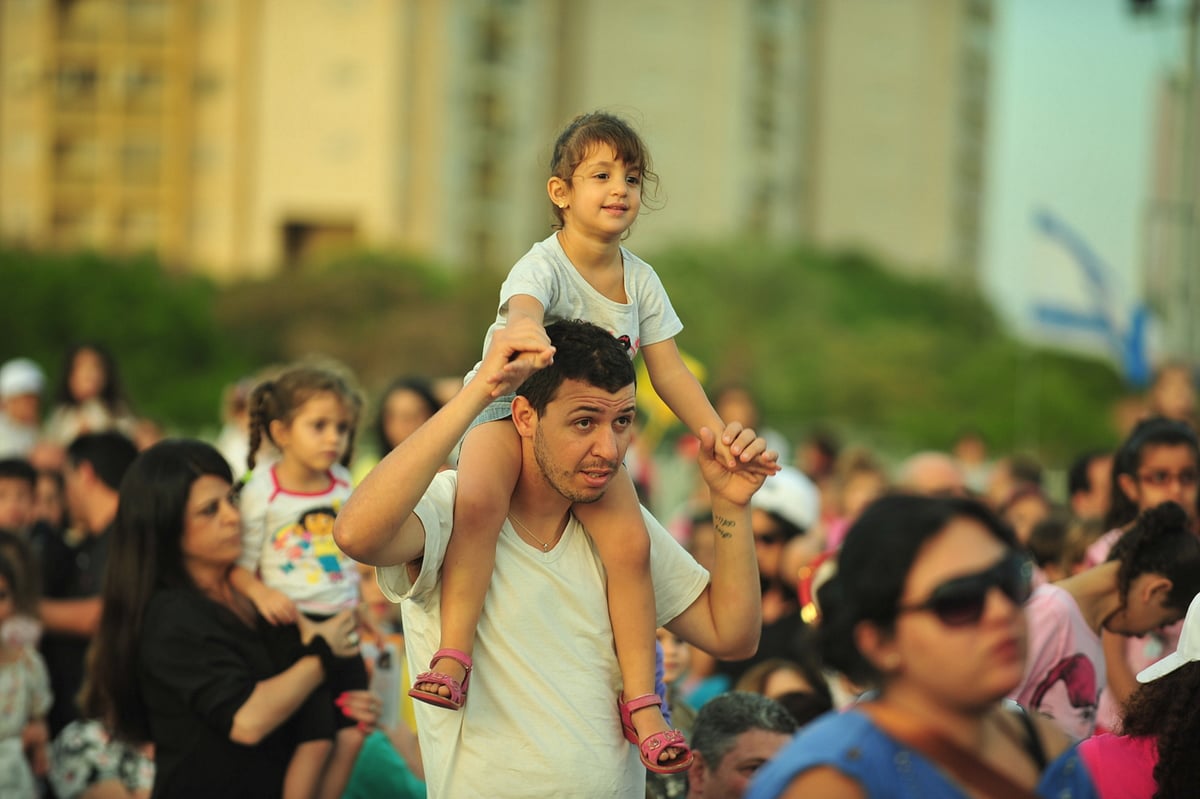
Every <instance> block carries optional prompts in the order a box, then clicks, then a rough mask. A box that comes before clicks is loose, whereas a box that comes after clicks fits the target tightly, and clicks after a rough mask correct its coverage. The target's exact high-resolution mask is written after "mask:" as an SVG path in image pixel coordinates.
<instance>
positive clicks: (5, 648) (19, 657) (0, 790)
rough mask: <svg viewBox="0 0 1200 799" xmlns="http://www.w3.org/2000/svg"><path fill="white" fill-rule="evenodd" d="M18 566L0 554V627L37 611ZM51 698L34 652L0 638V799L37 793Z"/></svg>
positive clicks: (44, 762) (23, 798) (33, 796)
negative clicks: (24, 588) (37, 777)
mask: <svg viewBox="0 0 1200 799" xmlns="http://www.w3.org/2000/svg"><path fill="white" fill-rule="evenodd" d="M18 568H19V567H18V565H17V564H16V563H14V562H13V561H12V560H11V559H10V558H8V557H6V556H5V555H4V554H0V628H2V627H3V626H4V624H5V623H6V622H7V621H9V620H10V619H12V618H13V617H15V616H17V615H24V616H30V615H32V614H36V613H37V608H36V606H30V603H29V601H28V600H27V598H26V597H23V596H22V594H24V593H26V592H24V591H22V590H21V588H20V584H21V579H22V576H21V575H20V573H19V572H18ZM51 699H52V697H51V694H50V675H49V674H48V673H47V672H46V664H45V662H44V661H43V660H42V656H41V655H39V654H38V651H37V649H35V648H34V647H33V646H32V645H29V644H26V643H21V642H15V641H11V640H8V638H7V636H3V635H0V796H3V797H6V799H8V797H11V799H36V797H37V796H38V795H39V794H38V791H37V787H36V783H35V780H34V777H35V772H36V774H37V775H38V776H41V775H44V774H45V773H46V769H47V768H48V765H49V764H48V761H47V758H46V743H47V738H48V736H49V733H48V730H47V728H46V723H45V717H46V713H47V712H49V710H50V703H51ZM30 746H32V748H30V751H29V752H28V755H27V752H26V750H27V748H29V747H30Z"/></svg>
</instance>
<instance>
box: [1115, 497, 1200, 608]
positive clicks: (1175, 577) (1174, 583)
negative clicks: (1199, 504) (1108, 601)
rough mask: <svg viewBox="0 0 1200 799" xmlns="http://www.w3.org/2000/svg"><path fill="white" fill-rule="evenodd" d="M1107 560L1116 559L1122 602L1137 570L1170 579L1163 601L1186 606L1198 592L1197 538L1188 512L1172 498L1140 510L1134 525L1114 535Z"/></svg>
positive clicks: (1199, 558)
mask: <svg viewBox="0 0 1200 799" xmlns="http://www.w3.org/2000/svg"><path fill="white" fill-rule="evenodd" d="M1108 559H1109V560H1119V561H1120V562H1121V566H1120V568H1118V569H1117V585H1119V586H1120V589H1121V604H1122V605H1124V604H1125V599H1126V597H1127V596H1128V595H1129V587H1130V586H1131V585H1132V584H1133V581H1134V579H1135V578H1136V577H1137V576H1138V575H1140V574H1161V575H1162V576H1163V577H1166V578H1167V579H1169V580H1170V581H1171V590H1170V592H1169V593H1168V594H1167V597H1166V600H1165V601H1164V604H1166V605H1167V606H1168V607H1172V608H1178V609H1179V610H1185V611H1186V610H1187V607H1188V605H1190V604H1191V602H1192V598H1193V597H1195V596H1196V594H1197V593H1200V538H1197V537H1196V536H1195V535H1193V534H1192V531H1191V522H1190V520H1189V519H1188V515H1187V512H1186V511H1184V509H1183V508H1182V507H1180V506H1179V505H1178V504H1176V503H1174V502H1164V503H1163V504H1161V505H1159V506H1158V507H1156V508H1150V509H1149V510H1146V511H1143V512H1142V514H1141V515H1140V516H1138V517H1137V521H1136V522H1134V525H1133V527H1131V528H1129V531H1128V532H1127V533H1125V534H1124V535H1122V536H1121V537H1120V538H1119V539H1117V543H1116V544H1114V545H1113V548H1112V551H1111V552H1109V553H1108Z"/></svg>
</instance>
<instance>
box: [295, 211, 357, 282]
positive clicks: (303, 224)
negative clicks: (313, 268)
mask: <svg viewBox="0 0 1200 799" xmlns="http://www.w3.org/2000/svg"><path fill="white" fill-rule="evenodd" d="M282 233H283V259H284V266H286V267H287V268H288V269H291V270H296V269H299V268H301V267H303V266H305V265H307V264H312V263H316V262H318V261H320V260H323V259H325V258H329V257H331V256H333V255H335V254H337V253H339V252H346V251H347V250H351V249H353V248H354V247H356V246H358V243H359V237H358V227H357V226H356V225H355V224H354V222H352V221H347V220H328V219H325V220H313V219H290V220H288V221H286V222H284V223H283V228H282Z"/></svg>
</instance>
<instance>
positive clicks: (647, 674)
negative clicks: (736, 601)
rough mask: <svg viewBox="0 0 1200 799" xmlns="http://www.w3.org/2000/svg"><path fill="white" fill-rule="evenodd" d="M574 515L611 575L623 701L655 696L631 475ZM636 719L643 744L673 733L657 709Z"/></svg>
mask: <svg viewBox="0 0 1200 799" xmlns="http://www.w3.org/2000/svg"><path fill="white" fill-rule="evenodd" d="M571 511H572V512H573V513H574V514H575V517H576V518H578V519H579V521H580V522H581V523H582V524H583V527H584V529H585V530H587V532H588V535H590V536H591V537H592V540H593V541H594V542H595V544H596V550H597V551H598V552H599V554H600V560H601V562H602V563H603V564H604V569H605V572H606V573H607V575H608V616H609V620H610V622H611V623H612V629H613V641H614V643H615V644H616V650H617V664H618V665H619V666H620V668H621V682H622V683H623V686H624V687H623V691H622V693H623V695H624V698H625V699H633V698H634V697H638V696H643V695H644V694H652V693H654V669H655V648H654V632H655V630H656V629H657V627H658V625H657V622H656V620H655V615H656V614H655V607H654V584H653V582H652V581H651V578H650V534H649V532H647V530H646V521H645V519H643V518H642V507H641V504H640V503H639V502H638V496H637V491H636V489H635V488H634V486H633V480H632V478H630V476H629V472H628V471H626V470H625V468H624V467H621V474H620V476H619V477H617V478H616V479H614V480H613V482H612V485H611V486H609V489H608V491H606V492H605V493H604V495H603V496H602V497H601V498H600V499H599V500H597V501H596V502H593V503H590V504H586V505H585V504H581V503H576V504H575V505H573V506H572V507H571ZM632 719H633V725H634V727H635V728H636V730H637V734H638V740H639V741H644V740H646V738H647V737H649V736H650V735H653V734H654V733H656V732H663V731H664V730H669V729H670V727H669V726H668V725H667V722H666V720H665V719H664V718H663V714H662V709H661V708H660V707H659V706H657V705H652V706H650V707H645V708H642V709H640V710H636V711H634V713H633V716H632ZM682 755H683V752H682V750H680V749H679V748H677V747H669V748H667V749H664V750H663V751H662V753H661V754H660V755H659V760H658V762H659V764H660V765H664V766H665V765H668V764H670V763H671V762H673V761H674V760H676V759H677V758H679V757H680V756H682Z"/></svg>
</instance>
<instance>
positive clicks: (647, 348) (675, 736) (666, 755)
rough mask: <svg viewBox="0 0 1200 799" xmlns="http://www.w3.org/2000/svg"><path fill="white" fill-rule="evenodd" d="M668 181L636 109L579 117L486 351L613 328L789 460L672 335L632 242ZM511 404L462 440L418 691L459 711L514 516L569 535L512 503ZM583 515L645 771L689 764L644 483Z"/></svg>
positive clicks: (770, 456)
mask: <svg viewBox="0 0 1200 799" xmlns="http://www.w3.org/2000/svg"><path fill="white" fill-rule="evenodd" d="M657 180H658V177H657V175H655V173H654V172H653V171H652V169H651V165H650V155H649V152H648V151H647V149H646V146H645V144H644V143H643V142H642V140H641V138H640V137H639V136H638V134H637V133H636V132H634V130H633V129H632V128H631V127H630V126H629V125H628V124H627V123H626V122H625V121H624V120H621V119H619V118H617V117H615V116H612V115H611V114H607V113H602V112H597V113H590V114H584V115H582V116H579V117H576V118H575V119H574V120H573V121H572V122H571V123H570V124H569V125H567V127H566V129H564V130H563V131H562V133H561V134H560V135H559V137H558V140H557V142H556V143H555V145H554V151H553V155H552V157H551V162H550V179H549V181H548V182H547V184H546V191H547V193H548V195H549V197H550V202H551V203H552V205H553V212H554V215H555V217H556V219H557V222H558V224H557V228H558V229H557V231H556V232H554V233H552V234H551V235H550V236H549V237H548V238H546V239H545V240H543V241H540V242H538V243H536V244H534V245H533V247H532V248H531V249H530V251H529V252H528V253H526V254H525V256H524V257H523V258H521V260H520V261H518V262H517V264H516V265H515V266H514V267H513V269H512V271H511V272H510V273H509V275H508V278H507V279H506V280H505V281H504V284H503V286H502V287H501V289H500V307H499V311H498V313H497V316H496V321H495V322H494V323H493V324H492V326H491V328H490V329H489V331H488V334H487V338H486V340H485V342H484V352H486V351H487V348H488V345H489V344H490V342H491V338H492V335H493V334H494V333H495V331H496V330H498V329H500V328H502V327H504V326H506V325H510V324H514V325H515V324H530V323H533V324H536V325H539V326H543V327H544V326H545V325H546V324H549V323H551V322H553V321H556V320H560V319H585V320H587V321H590V322H593V323H595V324H597V325H600V326H601V327H604V328H606V329H608V330H609V331H610V332H612V334H613V336H614V337H616V338H617V339H618V340H620V341H621V343H622V344H624V345H625V348H626V349H627V350H628V352H629V356H630V357H631V358H632V357H634V356H635V355H637V353H638V352H641V353H642V357H643V358H644V359H645V361H646V366H647V368H648V370H649V373H650V380H651V382H652V383H653V385H654V388H655V390H656V391H657V392H658V394H659V395H660V396H661V397H662V398H663V399H664V400H665V401H666V402H667V404H668V406H670V408H671V410H672V411H674V412H675V414H676V415H677V416H678V417H679V418H680V419H681V420H682V421H683V422H684V424H686V425H687V426H688V428H690V429H691V430H692V431H693V432H696V433H698V431H699V430H700V428H702V427H707V428H709V429H710V430H713V431H724V432H725V436H724V438H723V440H719V443H720V444H723V445H724V453H723V455H724V456H725V457H728V458H729V459H730V460H731V462H732V461H736V462H738V463H740V464H741V465H743V466H744V467H745V468H749V469H756V470H761V471H763V472H765V473H767V474H772V473H774V472H775V471H776V469H777V468H778V467H777V466H776V464H775V460H776V456H775V454H774V453H764V452H762V451H761V445H757V447H756V448H755V449H750V448H743V446H742V445H741V441H743V440H745V441H749V440H750V439H748V438H746V437H745V436H738V429H737V427H731V428H730V429H729V430H727V429H726V425H725V423H724V422H723V421H722V420H721V419H720V417H719V416H718V415H717V413H716V411H715V410H713V407H712V405H711V403H710V402H709V400H708V397H707V396H706V395H705V393H704V389H703V388H702V387H701V386H700V383H699V382H698V381H697V380H696V378H695V377H694V376H693V375H692V373H691V372H690V371H689V370H688V369H687V367H686V366H685V365H684V363H683V359H682V358H681V357H680V354H679V350H678V349H677V348H676V345H675V338H674V337H675V336H676V335H677V334H678V333H679V331H680V330H681V329H682V328H683V324H682V322H680V320H679V317H678V316H677V315H676V314H675V310H674V308H672V307H671V302H670V299H669V298H668V297H667V294H666V291H665V290H664V289H663V286H662V283H661V282H660V280H659V278H658V276H657V275H656V274H655V272H654V270H653V269H651V268H650V266H649V265H648V264H647V263H646V262H645V261H643V260H641V259H640V258H638V257H637V256H636V255H634V254H633V253H631V252H629V251H628V250H626V249H625V248H624V247H622V246H621V241H622V239H624V238H625V237H626V236H627V235H628V234H629V229H630V227H631V226H632V225H633V223H634V221H635V220H636V219H637V216H638V212H639V211H640V210H641V206H642V198H643V187H644V186H647V185H648V186H650V187H654V186H655V185H656V184H657ZM473 375H474V373H473V372H472V374H470V375H468V376H467V380H470V379H471V378H472V377H473ZM511 404H512V397H511V396H508V397H498V398H497V399H496V400H495V401H494V402H493V404H492V405H491V406H490V407H489V408H488V409H487V410H486V411H485V412H484V413H483V414H481V415H480V417H479V419H478V420H476V423H475V426H474V427H472V428H471V430H470V431H469V432H468V433H467V435H466V436H465V437H464V439H463V442H462V448H461V450H460V455H459V462H458V486H459V490H458V492H457V499H456V502H455V508H454V520H455V521H454V533H453V535H452V537H451V539H450V543H449V546H448V548H447V551H446V561H445V569H444V571H443V582H442V594H441V624H442V635H441V648H439V650H438V651H437V652H436V653H435V654H434V657H433V661H432V663H431V664H430V670H429V671H427V672H423V673H421V674H420V675H418V677H417V681H416V683H415V685H414V687H413V689H412V691H411V692H410V695H411V696H412V697H413V698H415V699H419V700H421V701H423V702H427V703H429V704H433V705H438V706H441V707H446V708H451V709H455V710H457V709H459V708H461V707H462V704H463V702H464V701H465V699H466V693H467V687H468V684H467V683H468V681H467V677H468V675H469V673H470V670H471V666H472V662H471V655H470V653H471V651H472V648H473V645H474V642H475V627H476V625H477V624H478V622H479V617H480V614H481V613H482V609H483V603H484V598H485V596H486V594H487V590H488V583H489V582H490V580H491V575H492V570H493V568H494V567H495V548H496V542H497V539H498V537H499V535H500V534H501V528H502V527H505V526H508V529H509V530H510V531H511V532H512V534H514V535H516V536H517V537H518V538H520V539H521V540H523V541H525V543H527V544H528V545H530V546H533V547H535V548H537V549H540V550H542V552H543V553H546V555H547V558H550V557H552V556H550V555H549V553H550V552H551V550H553V548H554V546H555V545H556V544H557V542H558V538H559V536H560V535H561V534H562V524H563V521H562V520H561V519H558V518H553V519H551V518H549V517H547V518H538V517H536V516H532V517H526V518H518V517H517V516H515V515H514V514H513V513H512V511H511V510H510V508H509V497H510V496H511V495H512V492H513V489H514V486H515V485H516V482H517V478H518V475H519V471H520V461H521V454H520V443H519V439H518V436H517V433H516V430H515V428H514V427H513V425H512V423H511V421H508V420H509V418H510V416H511ZM620 467H621V464H619V463H609V462H607V461H604V459H603V458H602V457H601V455H600V454H597V455H595V456H594V457H590V458H589V459H588V460H586V461H585V462H581V463H580V464H579V466H578V469H579V470H580V471H581V472H583V473H584V474H587V473H588V472H589V471H591V472H594V473H595V476H596V480H597V482H598V483H599V482H603V481H606V480H607V479H608V474H609V472H610V471H611V470H612V469H616V468H620ZM622 472H624V470H623V468H622ZM572 512H573V513H574V514H575V516H576V517H577V518H578V519H579V520H580V522H582V523H583V525H584V527H585V528H586V529H587V531H588V533H589V534H590V535H591V537H592V539H593V541H594V542H595V545H596V549H597V551H598V553H599V556H600V559H601V560H602V562H603V563H604V567H605V570H606V573H607V580H608V605H609V617H610V619H611V621H612V628H613V639H614V643H615V648H616V655H617V660H618V662H619V664H620V668H621V677H622V682H623V691H622V694H621V697H620V698H619V703H620V706H621V719H622V724H623V727H624V731H625V736H626V737H627V738H628V739H629V740H630V742H631V743H634V744H637V745H638V747H639V751H640V752H641V758H642V761H643V763H645V765H646V766H647V768H650V769H651V770H654V771H660V772H662V771H665V772H674V771H682V770H684V769H686V768H687V767H688V766H689V765H690V763H691V760H692V757H691V753H690V751H689V749H688V747H687V745H686V744H685V743H684V738H683V735H682V734H680V733H679V731H678V730H671V729H670V728H669V727H668V725H667V723H666V721H665V720H664V718H663V714H662V711H661V707H660V704H661V702H660V700H659V698H658V697H657V696H656V695H655V693H654V667H655V654H654V653H655V650H654V631H655V628H656V626H657V623H658V620H656V618H655V616H656V613H655V606H654V593H653V586H652V585H651V581H650V541H649V537H648V534H647V532H646V527H645V522H644V521H643V519H642V515H641V507H640V505H639V503H638V499H637V494H636V491H635V489H634V485H633V481H632V480H631V479H630V478H629V476H628V474H627V473H626V474H625V476H624V477H622V478H620V479H617V480H615V481H613V483H612V486H611V488H610V489H609V490H608V491H607V492H606V493H605V494H604V496H603V498H602V499H600V500H599V501H597V502H596V503H594V504H592V505H585V504H576V505H575V506H573V508H572Z"/></svg>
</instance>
